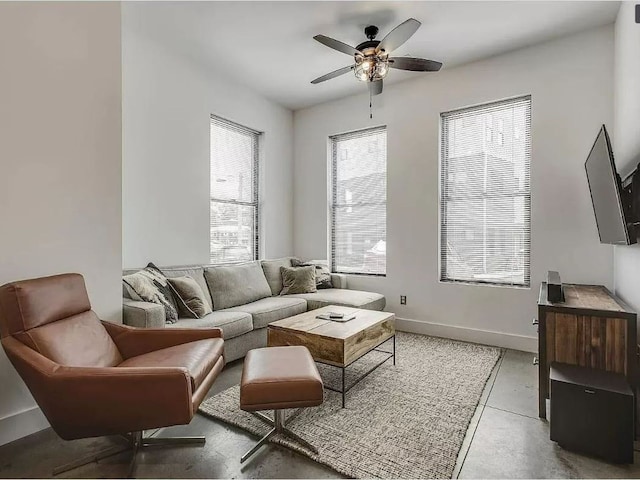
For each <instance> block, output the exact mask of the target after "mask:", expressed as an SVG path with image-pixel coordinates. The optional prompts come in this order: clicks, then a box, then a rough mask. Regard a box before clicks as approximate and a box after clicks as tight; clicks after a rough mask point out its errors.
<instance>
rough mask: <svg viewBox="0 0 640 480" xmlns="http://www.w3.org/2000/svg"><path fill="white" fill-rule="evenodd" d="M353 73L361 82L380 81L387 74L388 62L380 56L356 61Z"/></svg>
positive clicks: (384, 57)
mask: <svg viewBox="0 0 640 480" xmlns="http://www.w3.org/2000/svg"><path fill="white" fill-rule="evenodd" d="M353 72H354V74H355V76H356V78H357V79H358V80H360V81H361V82H375V81H377V80H382V79H383V78H384V77H386V76H387V73H389V60H388V59H387V58H386V56H380V55H376V56H369V57H364V58H362V59H356V65H355V67H354V69H353Z"/></svg>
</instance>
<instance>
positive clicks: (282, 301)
mask: <svg viewBox="0 0 640 480" xmlns="http://www.w3.org/2000/svg"><path fill="white" fill-rule="evenodd" d="M226 311H229V312H231V311H240V312H246V313H250V314H251V316H252V317H253V328H254V330H257V329H259V328H265V327H266V326H267V325H269V324H270V323H271V322H275V321H276V320H282V319H283V318H287V317H292V316H293V315H298V314H299V313H304V312H306V311H307V302H306V301H305V300H304V299H302V298H293V296H288V295H287V296H286V297H268V298H263V299H261V300H258V301H256V302H251V303H247V304H246V305H239V306H237V307H233V308H229V309H227V310H226Z"/></svg>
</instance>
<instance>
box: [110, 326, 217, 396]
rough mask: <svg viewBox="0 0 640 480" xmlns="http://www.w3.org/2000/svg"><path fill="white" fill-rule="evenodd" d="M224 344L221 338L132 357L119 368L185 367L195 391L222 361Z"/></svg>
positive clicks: (184, 344)
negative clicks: (219, 361)
mask: <svg viewBox="0 0 640 480" xmlns="http://www.w3.org/2000/svg"><path fill="white" fill-rule="evenodd" d="M223 347H224V342H223V341H222V339H220V338H207V339H204V340H196V341H195V342H189V343H183V344H181V345H175V346H173V347H168V348H163V349H161V350H155V351H153V352H149V353H145V354H143V355H138V356H137V357H131V358H129V359H127V360H125V361H124V362H122V363H121V364H120V365H118V368H126V367H154V368H155V367H183V368H186V369H187V371H188V372H189V376H190V377H191V388H192V389H193V391H195V390H196V389H197V388H198V387H199V386H200V385H202V382H203V381H204V379H205V378H206V377H207V374H208V373H209V372H210V371H211V370H212V369H213V366H214V365H215V364H216V363H217V362H218V360H219V359H220V355H222V350H223Z"/></svg>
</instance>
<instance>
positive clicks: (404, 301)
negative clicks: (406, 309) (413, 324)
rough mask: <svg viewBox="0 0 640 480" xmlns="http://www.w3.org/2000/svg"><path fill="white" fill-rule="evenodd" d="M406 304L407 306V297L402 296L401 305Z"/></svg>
mask: <svg viewBox="0 0 640 480" xmlns="http://www.w3.org/2000/svg"><path fill="white" fill-rule="evenodd" d="M406 304H407V296H406V295H400V305H406Z"/></svg>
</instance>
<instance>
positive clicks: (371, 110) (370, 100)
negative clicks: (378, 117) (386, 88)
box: [369, 89, 373, 119]
mask: <svg viewBox="0 0 640 480" xmlns="http://www.w3.org/2000/svg"><path fill="white" fill-rule="evenodd" d="M369 118H370V119H373V95H372V94H371V89H369Z"/></svg>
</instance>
